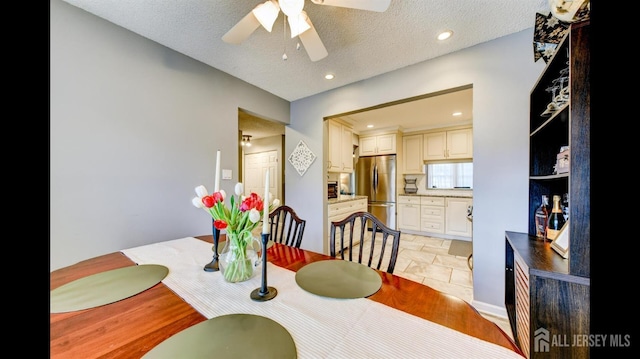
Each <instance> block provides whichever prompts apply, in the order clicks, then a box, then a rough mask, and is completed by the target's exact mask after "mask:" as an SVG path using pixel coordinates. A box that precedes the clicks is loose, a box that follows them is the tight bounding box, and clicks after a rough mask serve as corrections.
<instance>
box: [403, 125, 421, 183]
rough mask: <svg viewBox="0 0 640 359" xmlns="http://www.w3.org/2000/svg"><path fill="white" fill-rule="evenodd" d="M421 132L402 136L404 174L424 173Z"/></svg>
mask: <svg viewBox="0 0 640 359" xmlns="http://www.w3.org/2000/svg"><path fill="white" fill-rule="evenodd" d="M422 153H423V150H422V134H419V135H409V136H404V137H402V154H403V157H402V163H403V165H404V167H403V168H404V173H405V174H417V173H424V171H423V167H424V161H423V159H422Z"/></svg>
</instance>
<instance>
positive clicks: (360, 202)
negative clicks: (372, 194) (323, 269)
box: [326, 197, 367, 253]
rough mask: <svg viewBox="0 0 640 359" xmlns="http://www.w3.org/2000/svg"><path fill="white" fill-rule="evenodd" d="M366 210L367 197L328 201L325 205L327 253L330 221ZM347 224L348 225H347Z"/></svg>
mask: <svg viewBox="0 0 640 359" xmlns="http://www.w3.org/2000/svg"><path fill="white" fill-rule="evenodd" d="M366 211H367V197H362V198H359V199H354V200H347V201H340V202H336V203H330V204H329V205H328V207H327V250H326V251H327V253H329V236H330V235H331V222H335V221H340V220H342V219H345V218H346V217H347V216H348V215H350V214H351V213H355V212H366ZM347 226H348V225H347Z"/></svg>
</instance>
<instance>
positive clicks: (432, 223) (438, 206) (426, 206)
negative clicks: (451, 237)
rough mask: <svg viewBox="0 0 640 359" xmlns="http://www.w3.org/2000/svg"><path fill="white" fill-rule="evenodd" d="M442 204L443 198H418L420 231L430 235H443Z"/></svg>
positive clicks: (443, 216)
mask: <svg viewBox="0 0 640 359" xmlns="http://www.w3.org/2000/svg"><path fill="white" fill-rule="evenodd" d="M444 203H445V198H444V197H421V198H420V231H422V232H430V233H445V230H444V218H445V208H444Z"/></svg>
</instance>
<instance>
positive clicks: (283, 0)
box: [278, 0, 304, 17]
mask: <svg viewBox="0 0 640 359" xmlns="http://www.w3.org/2000/svg"><path fill="white" fill-rule="evenodd" d="M278 4H279V5H280V10H282V12H283V13H284V14H285V15H287V16H288V17H296V16H298V15H300V12H302V8H303V7H304V0H278Z"/></svg>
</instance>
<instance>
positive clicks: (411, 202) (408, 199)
mask: <svg viewBox="0 0 640 359" xmlns="http://www.w3.org/2000/svg"><path fill="white" fill-rule="evenodd" d="M398 228H399V229H405V230H407V229H408V230H412V231H419V230H420V197H418V196H398Z"/></svg>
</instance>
